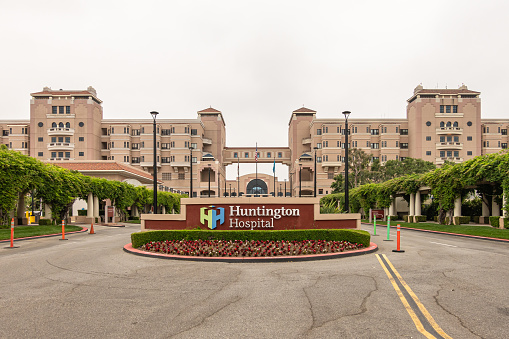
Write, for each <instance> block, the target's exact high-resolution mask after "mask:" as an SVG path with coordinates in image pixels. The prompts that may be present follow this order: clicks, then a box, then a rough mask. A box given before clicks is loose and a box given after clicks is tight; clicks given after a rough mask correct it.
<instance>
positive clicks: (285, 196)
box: [285, 179, 286, 198]
mask: <svg viewBox="0 0 509 339" xmlns="http://www.w3.org/2000/svg"><path fill="white" fill-rule="evenodd" d="M285 198H286V179H285Z"/></svg>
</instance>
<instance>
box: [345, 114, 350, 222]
mask: <svg viewBox="0 0 509 339" xmlns="http://www.w3.org/2000/svg"><path fill="white" fill-rule="evenodd" d="M350 113H351V112H350V111H344V112H343V115H344V116H345V209H346V213H349V212H350V202H349V200H348V117H349V116H350Z"/></svg>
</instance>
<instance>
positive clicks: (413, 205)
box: [408, 193, 415, 215]
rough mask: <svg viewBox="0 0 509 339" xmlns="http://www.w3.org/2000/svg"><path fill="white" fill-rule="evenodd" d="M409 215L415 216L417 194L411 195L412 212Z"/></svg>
mask: <svg viewBox="0 0 509 339" xmlns="http://www.w3.org/2000/svg"><path fill="white" fill-rule="evenodd" d="M408 215H415V194H414V193H410V211H409V212H408Z"/></svg>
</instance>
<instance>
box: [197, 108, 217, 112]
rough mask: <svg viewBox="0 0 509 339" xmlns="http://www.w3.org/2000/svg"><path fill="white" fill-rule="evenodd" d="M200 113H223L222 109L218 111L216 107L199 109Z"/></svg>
mask: <svg viewBox="0 0 509 339" xmlns="http://www.w3.org/2000/svg"><path fill="white" fill-rule="evenodd" d="M198 113H221V111H218V110H217V109H215V108H212V107H209V108H205V109H202V110H201V111H198Z"/></svg>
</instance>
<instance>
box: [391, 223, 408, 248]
mask: <svg viewBox="0 0 509 339" xmlns="http://www.w3.org/2000/svg"><path fill="white" fill-rule="evenodd" d="M397 230H398V231H397V233H398V240H397V242H398V244H397V247H396V249H395V250H392V251H393V252H405V251H403V250H402V249H401V247H400V244H401V242H400V240H401V237H400V226H399V224H398V228H397Z"/></svg>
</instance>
